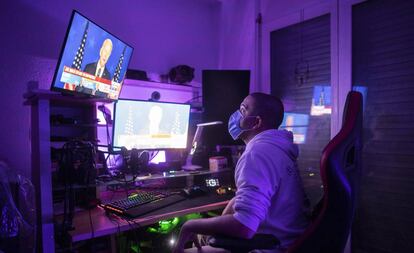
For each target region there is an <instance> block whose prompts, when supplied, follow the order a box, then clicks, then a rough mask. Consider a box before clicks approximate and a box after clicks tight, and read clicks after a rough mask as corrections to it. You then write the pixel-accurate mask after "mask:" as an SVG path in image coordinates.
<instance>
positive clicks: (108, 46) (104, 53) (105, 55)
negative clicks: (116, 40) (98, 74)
mask: <svg viewBox="0 0 414 253" xmlns="http://www.w3.org/2000/svg"><path fill="white" fill-rule="evenodd" d="M111 53H112V41H111V40H110V39H106V40H104V42H103V43H102V46H101V50H100V51H99V65H100V66H102V67H104V66H105V64H106V63H107V62H108V59H109V56H111Z"/></svg>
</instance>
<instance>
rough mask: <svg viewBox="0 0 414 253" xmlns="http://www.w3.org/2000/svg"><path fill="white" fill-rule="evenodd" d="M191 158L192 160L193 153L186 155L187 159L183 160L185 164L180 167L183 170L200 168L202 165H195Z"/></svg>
mask: <svg viewBox="0 0 414 253" xmlns="http://www.w3.org/2000/svg"><path fill="white" fill-rule="evenodd" d="M192 160H193V154H191V153H190V154H189V155H188V156H187V160H186V162H185V165H184V166H182V167H181V168H182V169H183V170H186V171H194V170H201V169H202V168H203V167H202V166H200V165H195V164H193V163H192Z"/></svg>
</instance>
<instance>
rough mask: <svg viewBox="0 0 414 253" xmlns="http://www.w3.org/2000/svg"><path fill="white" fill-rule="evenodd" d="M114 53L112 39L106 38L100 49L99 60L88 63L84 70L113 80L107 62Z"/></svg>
mask: <svg viewBox="0 0 414 253" xmlns="http://www.w3.org/2000/svg"><path fill="white" fill-rule="evenodd" d="M111 53H112V41H111V40H110V39H106V40H104V42H103V43H102V46H101V50H99V60H98V61H97V62H93V63H89V64H88V65H86V67H85V69H84V70H83V71H84V72H87V73H89V74H92V75H94V76H98V77H101V78H104V79H108V80H111V74H109V71H108V69H107V68H106V63H107V62H108V59H109V57H110V56H111Z"/></svg>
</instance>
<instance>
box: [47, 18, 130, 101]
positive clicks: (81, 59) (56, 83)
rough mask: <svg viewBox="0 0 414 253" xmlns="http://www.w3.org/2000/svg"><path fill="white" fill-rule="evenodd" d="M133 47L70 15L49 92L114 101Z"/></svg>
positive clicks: (92, 23)
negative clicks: (83, 95) (84, 95)
mask: <svg viewBox="0 0 414 253" xmlns="http://www.w3.org/2000/svg"><path fill="white" fill-rule="evenodd" d="M132 52H133V48H132V47H131V46H129V45H127V44H126V43H125V42H123V41H122V40H120V39H118V38H117V37H115V36H114V35H112V34H111V33H109V32H108V31H106V30H105V29H103V28H102V27H100V26H98V25H97V24H95V23H94V22H92V21H91V20H89V19H88V18H86V17H84V16H82V15H81V14H80V13H78V12H77V11H73V12H72V17H71V19H70V23H69V27H68V29H67V32H66V37H65V41H64V44H63V48H62V51H61V53H60V57H59V61H58V65H57V68H56V71H55V75H54V78H53V82H52V86H51V89H52V90H55V91H62V92H65V93H72V94H79V93H80V94H86V95H88V96H92V97H100V98H107V99H111V100H117V99H118V97H119V94H120V92H121V87H122V83H123V80H124V77H125V73H126V70H127V68H128V64H129V61H130V59H131V56H132Z"/></svg>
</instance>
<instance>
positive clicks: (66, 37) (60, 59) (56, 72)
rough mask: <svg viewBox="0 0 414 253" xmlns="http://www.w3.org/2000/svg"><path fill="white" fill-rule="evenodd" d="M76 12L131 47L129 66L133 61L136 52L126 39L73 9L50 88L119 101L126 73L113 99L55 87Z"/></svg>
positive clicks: (71, 93)
mask: <svg viewBox="0 0 414 253" xmlns="http://www.w3.org/2000/svg"><path fill="white" fill-rule="evenodd" d="M75 14H78V15H80V16H81V17H83V18H85V19H86V20H88V21H89V22H90V23H92V24H94V25H96V26H97V27H99V28H100V29H102V30H103V31H104V32H106V33H108V34H110V35H111V36H113V37H114V38H116V39H117V40H119V41H121V42H122V43H124V44H125V45H127V46H128V47H130V48H131V50H132V51H131V57H130V58H129V62H128V64H127V66H128V65H129V63H130V62H131V58H132V55H133V54H134V47H132V46H131V45H130V44H128V43H126V42H125V41H123V40H121V39H120V38H118V36H115V35H114V34H112V33H110V32H108V30H106V29H105V28H103V27H102V26H100V25H98V24H97V23H95V22H94V21H93V20H91V19H90V18H87V17H86V16H85V15H83V14H82V13H80V12H79V11H77V10H72V14H71V16H70V20H69V24H68V27H67V29H66V34H65V38H64V40H63V44H62V48H61V49H60V54H59V58H58V62H57V65H56V68H55V73H54V75H53V80H52V83H51V85H50V90H51V91H57V92H61V93H64V94H68V95H74V96H79V97H86V98H99V99H107V100H109V101H114V102H115V101H117V100H118V99H119V97H120V95H121V91H122V88H123V87H124V83H123V82H124V80H125V78H126V74H125V75H124V79H122V82H121V88H120V89H119V95H118V98H117V99H112V98H101V97H98V96H95V95H90V94H86V93H82V92H77V91H73V90H67V89H64V88H59V87H55V82H56V78H57V74H58V72H59V67H60V64H61V63H62V57H63V53H64V51H65V48H66V44H67V42H68V36H69V32H70V29H71V27H72V23H73V19H74V17H75Z"/></svg>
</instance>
